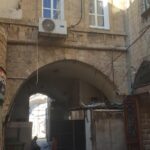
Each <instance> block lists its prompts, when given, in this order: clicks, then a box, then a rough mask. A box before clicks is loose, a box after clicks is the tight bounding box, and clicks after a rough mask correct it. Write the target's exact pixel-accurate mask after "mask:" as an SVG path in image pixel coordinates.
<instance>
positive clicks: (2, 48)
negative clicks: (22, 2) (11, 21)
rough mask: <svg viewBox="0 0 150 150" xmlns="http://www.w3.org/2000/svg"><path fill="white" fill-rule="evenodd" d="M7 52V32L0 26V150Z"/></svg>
mask: <svg viewBox="0 0 150 150" xmlns="http://www.w3.org/2000/svg"><path fill="white" fill-rule="evenodd" d="M6 50H7V38H6V33H5V30H4V29H3V28H2V27H1V26H0V150H2V147H3V126H2V125H3V119H2V107H3V102H4V96H5V86H6V71H5V70H6Z"/></svg>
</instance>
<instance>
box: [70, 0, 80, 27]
mask: <svg viewBox="0 0 150 150" xmlns="http://www.w3.org/2000/svg"><path fill="white" fill-rule="evenodd" d="M80 5H81V9H80V14H81V15H80V19H79V20H78V22H77V23H76V24H74V25H71V26H69V27H68V29H70V28H74V27H76V26H77V25H79V24H80V22H81V20H82V18H83V9H82V8H83V0H80Z"/></svg>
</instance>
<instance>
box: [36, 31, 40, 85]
mask: <svg viewBox="0 0 150 150" xmlns="http://www.w3.org/2000/svg"><path fill="white" fill-rule="evenodd" d="M38 43H39V41H38V32H37V41H36V58H37V59H36V60H37V62H36V86H37V85H38V82H39V44H38Z"/></svg>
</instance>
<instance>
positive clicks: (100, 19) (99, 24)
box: [89, 0, 109, 29]
mask: <svg viewBox="0 0 150 150" xmlns="http://www.w3.org/2000/svg"><path fill="white" fill-rule="evenodd" d="M89 9H90V10H89V22H90V27H93V28H101V29H109V15H108V2H107V0H90V8H89Z"/></svg>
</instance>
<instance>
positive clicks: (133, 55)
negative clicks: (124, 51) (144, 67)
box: [127, 0, 150, 84]
mask: <svg viewBox="0 0 150 150" xmlns="http://www.w3.org/2000/svg"><path fill="white" fill-rule="evenodd" d="M142 8H143V5H142V1H136V0H133V1H132V2H130V5H129V7H128V9H127V16H128V19H127V22H128V23H129V24H128V34H129V38H128V40H129V41H128V45H132V44H133V43H134V44H133V45H132V46H131V47H130V48H129V59H130V64H129V68H128V71H129V72H130V76H131V83H132V84H133V83H134V78H135V75H136V73H137V71H138V69H139V68H140V65H141V64H142V62H143V61H144V60H149V55H150V50H149V48H150V30H149V29H148V30H147V27H148V25H149V23H150V19H149V18H150V17H149V15H148V16H147V17H146V16H142V14H143V10H142ZM145 30H146V31H145ZM143 33H144V34H143ZM136 39H138V40H137V41H136ZM134 41H135V42H134Z"/></svg>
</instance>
